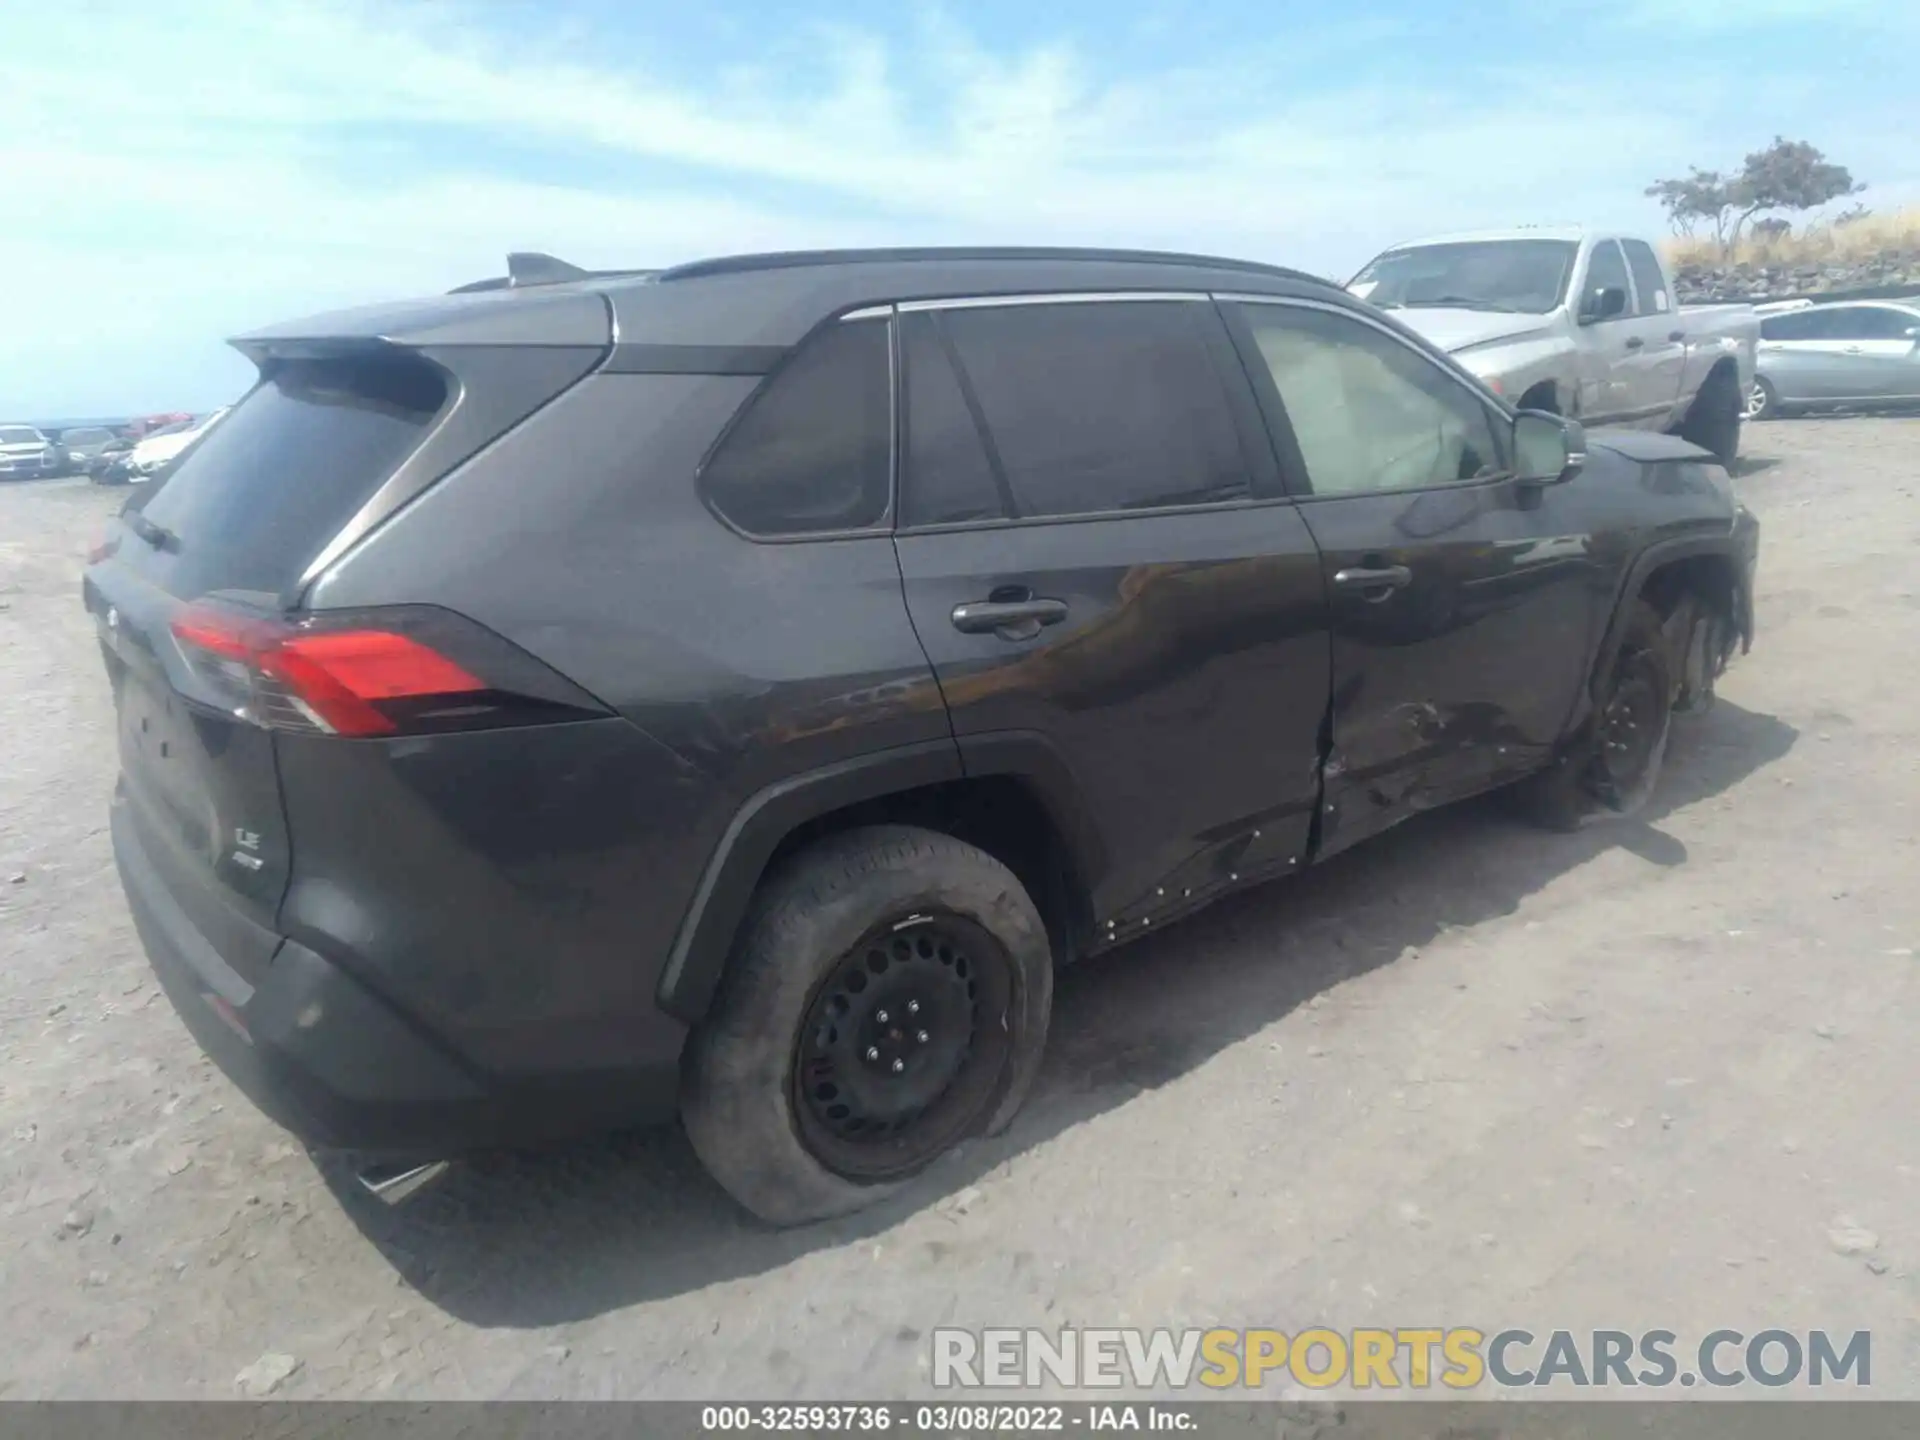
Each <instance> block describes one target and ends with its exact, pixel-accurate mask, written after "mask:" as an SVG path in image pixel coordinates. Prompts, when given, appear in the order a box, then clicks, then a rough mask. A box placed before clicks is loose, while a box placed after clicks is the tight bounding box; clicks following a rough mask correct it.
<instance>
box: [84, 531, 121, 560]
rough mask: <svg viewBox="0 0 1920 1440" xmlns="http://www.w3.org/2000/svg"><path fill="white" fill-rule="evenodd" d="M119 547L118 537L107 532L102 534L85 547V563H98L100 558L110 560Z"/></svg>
mask: <svg viewBox="0 0 1920 1440" xmlns="http://www.w3.org/2000/svg"><path fill="white" fill-rule="evenodd" d="M119 548H120V537H119V536H117V535H115V534H112V533H111V532H109V533H108V534H105V535H102V536H101V537H100V538H99V539H98V540H96V541H94V542H93V544H92V545H90V546H88V547H87V564H89V565H98V564H99V563H100V562H101V561H102V560H111V559H112V558H113V556H114V553H115V552H116V551H118V550H119Z"/></svg>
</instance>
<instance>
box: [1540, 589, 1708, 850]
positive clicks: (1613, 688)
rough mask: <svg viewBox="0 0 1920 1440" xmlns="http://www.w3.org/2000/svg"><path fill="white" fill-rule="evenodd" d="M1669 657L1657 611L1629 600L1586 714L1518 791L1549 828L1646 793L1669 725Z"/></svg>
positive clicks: (1609, 813)
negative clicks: (1590, 711) (1596, 694)
mask: <svg viewBox="0 0 1920 1440" xmlns="http://www.w3.org/2000/svg"><path fill="white" fill-rule="evenodd" d="M1674 689H1675V686H1674V663H1673V657H1672V656H1671V655H1670V654H1669V653H1668V646H1667V640H1666V634H1665V631H1664V629H1663V627H1662V626H1661V623H1660V612H1659V611H1657V610H1655V609H1654V608H1653V607H1652V606H1651V605H1649V604H1647V603H1646V601H1644V600H1636V601H1634V602H1633V610H1632V612H1631V614H1630V615H1629V616H1628V618H1627V627H1626V633H1625V635H1623V636H1622V637H1621V640H1620V648H1619V649H1618V650H1617V651H1616V652H1615V654H1614V656H1613V659H1612V661H1611V662H1610V663H1609V665H1608V667H1607V677H1606V680H1605V682H1604V683H1603V684H1602V686H1601V690H1600V696H1599V699H1598V700H1597V702H1596V703H1595V705H1594V713H1593V715H1592V717H1591V718H1590V719H1589V720H1588V721H1587V723H1586V724H1585V725H1584V726H1582V728H1581V730H1580V733H1579V734H1578V735H1577V736H1576V737H1575V738H1574V739H1573V741H1572V742H1571V743H1569V744H1568V745H1567V746H1566V747H1565V748H1564V749H1563V750H1562V751H1561V753H1560V755H1559V756H1558V757H1557V758H1556V759H1555V760H1554V762H1553V764H1552V765H1550V766H1549V767H1548V768H1547V769H1545V770H1543V771H1542V772H1540V773H1539V774H1538V775H1535V776H1533V777H1532V778H1531V779H1529V780H1527V781H1525V782H1523V783H1522V785H1521V787H1520V797H1521V800H1522V803H1523V805H1524V806H1525V808H1526V809H1527V811H1528V812H1529V813H1530V814H1531V815H1532V816H1533V818H1534V819H1535V820H1536V821H1537V822H1539V823H1540V824H1542V825H1544V826H1546V827H1547V828H1548V829H1550V830H1578V829H1580V828H1581V827H1583V826H1585V825H1588V824H1591V823H1592V822H1594V821H1596V820H1603V819H1609V818H1613V817H1617V816H1628V815H1633V814H1636V813H1638V812H1639V811H1640V810H1641V809H1643V808H1644V807H1645V806H1646V803H1647V801H1648V800H1650V799H1651V798H1652V797H1653V792H1654V788H1655V787H1656V786H1657V785H1658V784H1659V783H1660V771H1661V767H1662V766H1663V765H1664V763H1665V761H1666V756H1667V738H1668V735H1669V732H1670V731H1671V729H1672V721H1673V699H1674Z"/></svg>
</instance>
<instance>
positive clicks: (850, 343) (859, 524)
mask: <svg viewBox="0 0 1920 1440" xmlns="http://www.w3.org/2000/svg"><path fill="white" fill-rule="evenodd" d="M890 391H891V380H890V376H889V364H888V358H887V325H886V322H885V321H884V320H852V321H842V322H841V323H839V324H837V325H831V326H829V327H827V329H825V330H823V331H822V332H820V334H818V335H816V336H815V337H814V338H813V339H812V340H809V341H808V342H807V343H806V344H805V345H804V346H803V347H802V348H801V349H800V350H799V351H798V352H797V353H796V354H794V355H793V356H791V357H790V358H789V359H788V360H787V362H786V363H785V364H784V365H782V366H781V368H780V369H779V371H778V372H777V373H776V374H775V375H774V376H773V378H772V379H771V380H770V381H769V382H768V383H767V385H766V386H765V387H764V388H763V389H762V390H761V391H760V392H759V393H758V394H757V395H756V396H755V397H754V398H753V399H752V400H751V401H750V402H748V409H747V411H746V413H745V414H743V415H742V416H741V417H740V419H739V421H738V423H736V424H735V425H734V427H733V429H732V430H731V431H729V432H728V434H727V436H726V438H725V439H724V440H723V441H722V442H721V444H720V448H719V450H718V451H717V452H715V454H714V456H713V458H712V459H710V460H709V461H708V462H707V465H706V469H705V470H704V471H703V472H702V474H701V483H702V485H703V486H704V487H705V489H706V493H707V498H708V499H709V500H710V501H711V502H712V504H713V506H714V508H715V509H717V510H718V511H719V512H720V513H721V514H722V515H724V516H726V517H727V519H729V520H731V521H732V522H733V523H734V524H735V525H738V526H739V527H740V528H741V529H742V530H744V531H746V532H747V533H748V534H749V535H805V534H817V533H822V532H829V531H835V530H862V529H866V528H868V527H870V526H873V525H877V524H879V523H880V522H881V521H882V520H884V519H885V518H886V513H887V498H888V492H889V490H890V472H891V469H892V458H891V457H892V448H893V447H892V433H893V417H892V403H891V399H890Z"/></svg>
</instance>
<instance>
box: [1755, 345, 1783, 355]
mask: <svg viewBox="0 0 1920 1440" xmlns="http://www.w3.org/2000/svg"><path fill="white" fill-rule="evenodd" d="M1786 348H1787V347H1786V346H1784V345H1762V346H1761V347H1760V353H1761V354H1762V355H1778V354H1779V353H1780V352H1781V351H1782V350H1784V349H1786Z"/></svg>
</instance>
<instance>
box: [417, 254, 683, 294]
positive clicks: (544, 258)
mask: <svg viewBox="0 0 1920 1440" xmlns="http://www.w3.org/2000/svg"><path fill="white" fill-rule="evenodd" d="M659 273H660V272H659V271H658V270H582V269H581V268H580V267H579V266H578V265H569V264H568V263H567V262H566V261H564V260H556V259H555V258H554V257H553V256H551V255H545V254H542V253H541V252H540V251H538V250H514V251H510V252H509V253H508V255H507V273H506V274H505V275H498V276H494V277H493V278H491V279H487V280H473V281H469V282H468V283H467V284H465V285H456V286H455V287H454V288H453V289H451V290H449V291H448V292H447V293H448V294H449V295H470V294H473V293H474V292H476V291H480V290H524V289H526V288H527V287H528V286H531V285H565V284H567V283H569V282H571V281H575V280H645V279H647V278H649V277H651V276H654V275H658V274H659Z"/></svg>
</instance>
